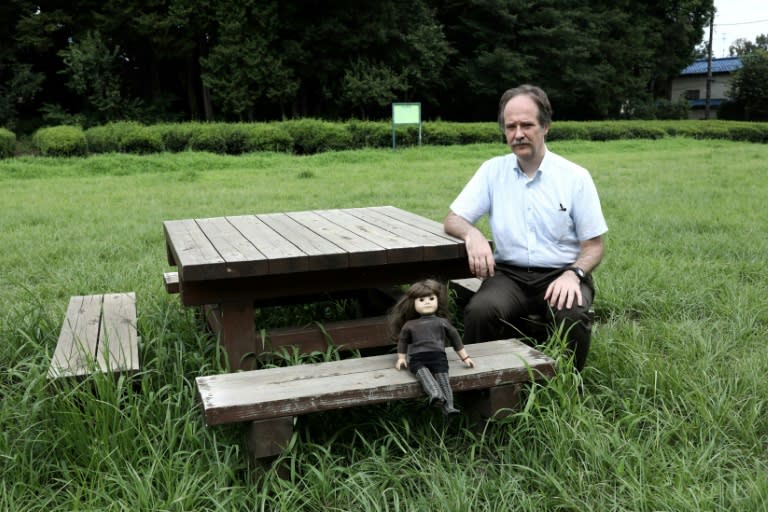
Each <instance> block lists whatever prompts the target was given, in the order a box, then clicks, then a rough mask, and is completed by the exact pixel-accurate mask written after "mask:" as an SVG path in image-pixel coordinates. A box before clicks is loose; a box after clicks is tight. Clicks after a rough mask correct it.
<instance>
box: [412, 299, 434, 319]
mask: <svg viewBox="0 0 768 512" xmlns="http://www.w3.org/2000/svg"><path fill="white" fill-rule="evenodd" d="M414 308H415V309H416V312H417V313H418V314H420V315H433V314H434V313H435V311H437V296H436V295H435V294H432V295H427V296H426V297H419V298H418V299H416V300H415V302H414Z"/></svg>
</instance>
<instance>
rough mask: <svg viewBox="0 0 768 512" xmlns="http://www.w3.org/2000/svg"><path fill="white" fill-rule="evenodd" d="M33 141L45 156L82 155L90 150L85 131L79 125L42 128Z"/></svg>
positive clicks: (33, 137)
mask: <svg viewBox="0 0 768 512" xmlns="http://www.w3.org/2000/svg"><path fill="white" fill-rule="evenodd" d="M32 142H33V144H34V145H35V147H36V148H37V150H38V151H39V152H40V154H41V155H43V156H82V155H85V154H86V153H87V152H88V141H87V140H86V138H85V132H83V129H82V128H80V127H79V126H51V127H49V128H40V129H39V130H37V131H36V132H35V133H34V135H33V136H32Z"/></svg>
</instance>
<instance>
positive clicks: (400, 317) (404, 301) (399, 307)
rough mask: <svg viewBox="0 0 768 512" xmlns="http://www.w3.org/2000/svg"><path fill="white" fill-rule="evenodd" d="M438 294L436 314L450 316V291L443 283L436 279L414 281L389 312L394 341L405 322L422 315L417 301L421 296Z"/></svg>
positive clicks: (391, 333)
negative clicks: (419, 312) (416, 305)
mask: <svg viewBox="0 0 768 512" xmlns="http://www.w3.org/2000/svg"><path fill="white" fill-rule="evenodd" d="M433 294H434V295H435V296H437V311H436V312H435V315H437V316H442V317H444V318H445V317H447V316H448V291H447V290H446V288H445V286H444V285H443V283H441V282H440V281H436V280H435V279H424V280H423V281H418V282H416V283H413V284H412V285H411V286H410V288H408V290H406V292H405V294H403V296H402V297H400V299H399V300H398V301H397V302H396V303H395V305H394V306H392V309H391V310H390V312H389V336H390V338H392V341H394V342H397V339H398V337H399V336H400V329H402V327H403V325H404V324H405V322H407V321H408V320H413V319H414V318H418V317H419V316H420V315H419V314H418V313H417V312H416V307H415V301H416V299H418V298H420V297H427V296H429V295H433Z"/></svg>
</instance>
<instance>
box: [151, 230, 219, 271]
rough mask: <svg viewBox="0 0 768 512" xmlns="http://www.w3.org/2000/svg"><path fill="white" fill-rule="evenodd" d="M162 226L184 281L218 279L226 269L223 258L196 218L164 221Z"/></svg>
mask: <svg viewBox="0 0 768 512" xmlns="http://www.w3.org/2000/svg"><path fill="white" fill-rule="evenodd" d="M163 227H164V229H165V238H166V240H167V242H168V247H169V248H170V249H171V252H172V253H173V255H174V260H175V261H176V264H177V265H178V268H179V279H180V280H181V281H182V282H183V281H184V280H189V281H195V280H205V279H211V278H218V277H220V276H221V275H223V274H224V273H225V272H226V266H225V261H224V258H222V257H221V255H220V254H219V253H218V251H216V248H215V247H214V246H213V244H211V241H210V240H208V238H207V237H206V236H205V233H203V232H202V230H201V229H200V226H198V225H197V222H195V221H194V220H193V219H185V220H169V221H165V222H164V223H163Z"/></svg>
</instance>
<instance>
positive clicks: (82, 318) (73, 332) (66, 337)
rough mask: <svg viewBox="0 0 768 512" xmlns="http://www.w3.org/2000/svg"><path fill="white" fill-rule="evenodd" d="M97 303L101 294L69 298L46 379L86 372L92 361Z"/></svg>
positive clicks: (97, 321)
mask: <svg viewBox="0 0 768 512" xmlns="http://www.w3.org/2000/svg"><path fill="white" fill-rule="evenodd" d="M101 302H102V296H101V295H85V296H81V295H78V296H75V297H71V298H70V299H69V306H68V307H67V312H66V314H65V315H64V324H63V325H62V328H61V332H60V334H59V340H58V342H57V344H56V349H55V351H54V353H53V359H52V361H51V366H50V368H49V369H48V377H49V378H58V377H74V376H79V375H86V374H87V373H90V371H91V368H92V367H93V366H94V365H95V364H96V363H95V358H96V348H97V344H98V339H99V318H100V316H101Z"/></svg>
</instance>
